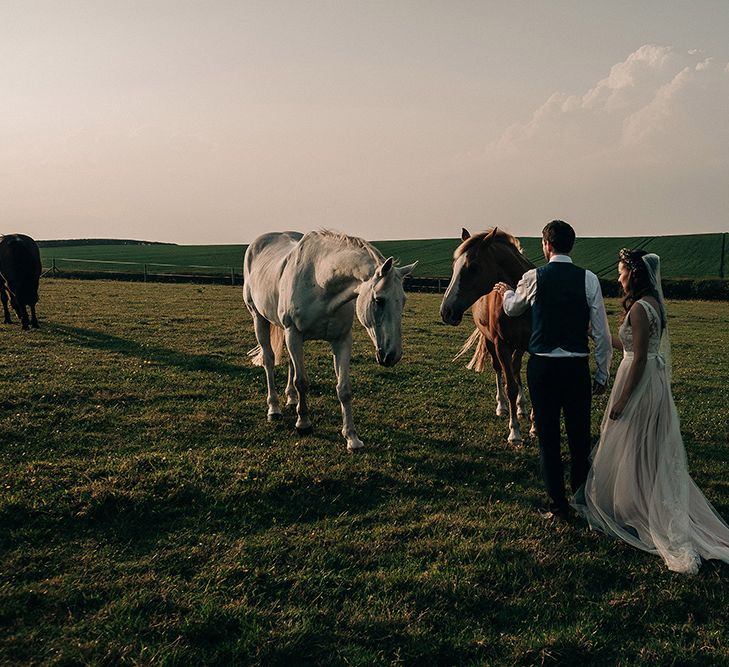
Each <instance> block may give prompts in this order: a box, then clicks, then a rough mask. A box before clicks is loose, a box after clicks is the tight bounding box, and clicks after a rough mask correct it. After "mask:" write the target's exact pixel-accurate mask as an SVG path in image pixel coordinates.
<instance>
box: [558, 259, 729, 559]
mask: <svg viewBox="0 0 729 667" xmlns="http://www.w3.org/2000/svg"><path fill="white" fill-rule="evenodd" d="M618 272H619V275H618V280H619V282H620V285H621V286H622V288H623V291H624V293H625V297H624V298H623V302H622V303H623V308H624V309H625V316H624V320H623V323H622V325H621V327H620V330H619V332H618V334H619V337H613V346H614V347H616V348H618V349H621V348H622V349H623V351H624V356H623V360H622V362H621V363H620V367H619V368H618V372H617V375H616V377H615V384H614V386H613V390H612V393H611V394H610V399H609V402H608V407H607V410H606V412H605V416H604V417H603V420H602V426H601V432H600V442H599V443H598V445H597V446H596V447H595V449H594V451H593V461H592V468H591V469H590V472H589V473H588V476H587V481H586V482H585V485H584V486H583V487H582V488H581V489H580V490H578V492H577V493H576V494H575V496H574V498H573V500H572V502H573V506H574V507H575V509H576V510H577V511H578V512H579V513H580V514H582V515H583V516H584V517H585V518H587V520H588V521H589V523H590V526H591V527H592V528H593V529H596V530H601V531H603V532H605V533H607V534H608V535H612V536H614V537H618V538H620V539H621V540H624V541H625V542H627V543H628V544H631V545H632V546H634V547H637V548H638V549H643V550H645V551H649V552H651V553H655V554H659V555H660V556H661V557H662V558H663V560H664V561H665V562H666V565H667V566H668V568H669V569H670V570H673V571H674V572H684V573H690V574H695V573H696V572H698V569H699V565H700V564H701V559H702V558H704V559H711V558H716V559H719V560H723V561H725V562H728V563H729V526H727V524H726V523H725V522H724V521H723V520H722V519H721V517H720V516H719V515H718V514H717V513H716V510H714V508H713V507H712V506H711V503H709V501H708V500H706V498H705V497H704V495H703V494H702V493H701V491H700V490H699V488H698V487H697V486H696V484H694V482H693V480H692V479H691V477H690V476H689V474H688V468H687V465H686V451H685V449H684V446H683V440H682V439H681V432H680V426H679V421H678V413H677V412H676V406H675V405H674V402H673V396H672V395H671V360H670V344H669V341H668V331H667V329H666V306H665V302H664V300H663V291H662V289H661V275H660V258H659V257H658V255H655V254H649V253H646V251H645V250H633V251H631V250H627V249H623V250H621V251H620V261H619V263H618Z"/></svg>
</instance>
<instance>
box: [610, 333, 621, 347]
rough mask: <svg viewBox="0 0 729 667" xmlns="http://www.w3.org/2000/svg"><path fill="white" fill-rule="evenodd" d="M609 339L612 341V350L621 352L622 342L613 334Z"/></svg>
mask: <svg viewBox="0 0 729 667" xmlns="http://www.w3.org/2000/svg"><path fill="white" fill-rule="evenodd" d="M610 339H611V340H612V341H613V350H622V349H623V341H622V340H620V337H619V336H616V335H615V334H611V335H610Z"/></svg>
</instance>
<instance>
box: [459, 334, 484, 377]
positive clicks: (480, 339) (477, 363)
mask: <svg viewBox="0 0 729 667" xmlns="http://www.w3.org/2000/svg"><path fill="white" fill-rule="evenodd" d="M474 345H475V346H476V349H475V351H474V353H473V357H471V361H469V362H468V363H467V364H466V368H472V369H473V370H474V371H476V372H477V373H482V372H483V370H484V368H486V361H487V359H488V350H487V348H486V336H484V334H483V333H482V332H481V331H480V330H479V329H474V330H473V333H472V334H471V335H470V336H469V337H468V340H466V342H465V343H464V344H463V347H462V348H461V351H460V352H459V353H458V354H457V355H456V356H455V357H453V361H455V360H456V359H459V358H460V357H462V356H463V355H464V354H466V352H468V351H469V350H470V349H471V348H472V347H473V346H474Z"/></svg>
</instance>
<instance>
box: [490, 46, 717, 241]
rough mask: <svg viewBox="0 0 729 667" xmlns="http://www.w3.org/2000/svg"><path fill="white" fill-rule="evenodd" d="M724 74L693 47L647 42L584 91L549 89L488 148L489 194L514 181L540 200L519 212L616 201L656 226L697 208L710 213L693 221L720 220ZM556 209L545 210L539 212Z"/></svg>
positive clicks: (600, 206) (614, 205)
mask: <svg viewBox="0 0 729 667" xmlns="http://www.w3.org/2000/svg"><path fill="white" fill-rule="evenodd" d="M728 73H729V66H727V67H725V66H723V65H721V64H718V63H717V62H716V61H715V60H714V59H713V58H711V57H707V56H706V54H704V53H703V52H701V51H699V50H692V51H690V52H679V51H677V50H675V49H673V48H671V47H667V46H657V45H650V44H648V45H645V46H642V47H640V48H639V49H638V50H636V51H635V52H634V53H632V54H630V55H629V56H628V57H627V58H626V59H625V60H624V61H623V62H620V63H617V64H616V65H614V66H613V67H612V68H611V69H610V72H609V74H608V76H606V77H605V78H603V79H601V80H599V81H598V82H597V83H596V84H595V85H594V86H592V87H591V88H589V89H587V90H586V91H585V92H583V93H581V94H567V93H563V92H556V93H554V94H553V95H551V96H550V97H549V99H547V101H546V102H545V103H544V104H543V105H542V106H541V107H539V108H537V109H536V110H535V111H534V113H533V114H532V116H531V118H530V119H529V120H528V121H527V122H525V123H521V124H515V125H512V126H511V127H509V128H508V129H507V130H506V131H505V132H504V133H503V135H502V136H501V138H500V139H499V140H498V141H496V142H494V143H493V144H491V145H490V146H488V147H487V150H486V152H485V158H484V167H485V172H486V173H485V174H484V178H485V179H486V182H488V183H489V184H490V185H491V187H492V190H494V191H495V193H494V194H495V198H492V201H495V200H496V199H498V197H499V191H508V188H506V187H505V185H506V182H507V181H508V180H509V179H516V180H518V182H519V183H520V185H521V187H522V188H523V190H524V191H525V192H529V194H530V199H531V200H532V201H534V202H536V204H534V205H532V204H526V203H525V204H524V205H522V206H521V208H522V211H521V214H522V215H524V216H527V215H533V214H534V213H535V211H538V210H542V209H540V208H539V204H540V202H541V205H542V207H543V208H544V206H545V205H547V206H548V205H550V204H557V205H562V206H566V207H568V208H574V209H575V210H581V211H585V212H588V211H591V210H603V211H605V210H606V209H610V210H611V212H612V211H615V210H616V209H619V210H621V211H622V212H623V214H622V216H620V217H621V219H629V218H631V217H634V218H635V217H640V219H641V220H642V221H646V220H647V218H650V216H651V215H655V219H654V220H652V222H651V223H650V224H652V225H653V226H654V227H655V228H656V230H659V229H660V227H661V224H663V223H665V222H666V217H667V216H668V217H670V216H671V215H674V216H676V217H677V219H676V220H675V221H674V222H675V223H676V224H679V222H680V220H679V219H678V216H685V215H687V213H688V212H689V211H692V210H694V211H703V213H702V215H703V216H705V217H710V218H712V219H711V220H708V221H707V220H697V221H696V222H698V223H700V224H701V223H705V222H709V223H710V226H712V227H714V228H718V227H717V225H724V228H726V227H727V224H726V222H725V221H726V216H727V210H728V209H727V206H728V205H729V199H728V197H727V195H726V193H724V190H725V189H726V188H725V185H722V183H723V184H725V183H726V182H728V181H729V124H727V122H726V110H727V109H729V76H727V74H728ZM697 183H700V184H701V186H700V187H696V184H697ZM699 197H701V198H703V199H702V201H697V199H698V198H699ZM677 201H678V202H680V205H678V206H675V205H670V204H669V202H673V204H675V203H676V202H677ZM503 208H504V210H507V207H506V203H504V206H503ZM638 212H639V214H638ZM559 214H560V211H549V210H546V211H544V212H543V214H542V217H549V216H550V215H559ZM632 214H634V215H632ZM516 215H517V216H518V215H520V212H519V211H517V212H516ZM565 215H566V214H565ZM598 215H599V214H598ZM606 219H607V214H606ZM613 231H614V232H615V233H627V232H630V231H632V230H631V229H624V230H622V229H614V228H613Z"/></svg>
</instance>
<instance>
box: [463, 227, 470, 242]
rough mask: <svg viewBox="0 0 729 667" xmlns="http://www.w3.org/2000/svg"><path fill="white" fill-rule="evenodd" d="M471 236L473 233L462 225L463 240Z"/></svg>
mask: <svg viewBox="0 0 729 667" xmlns="http://www.w3.org/2000/svg"><path fill="white" fill-rule="evenodd" d="M470 238H471V233H470V232H469V231H468V230H467V229H466V228H465V227H461V241H465V240H466V239H470Z"/></svg>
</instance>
